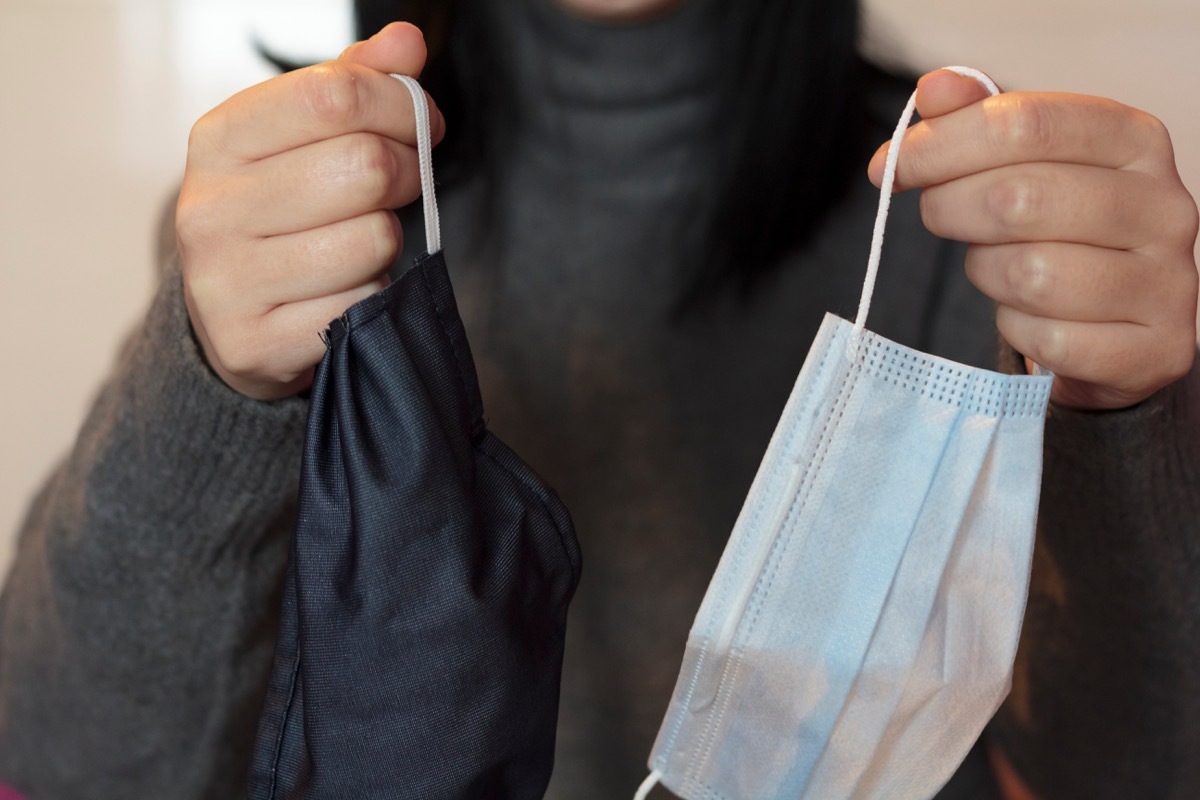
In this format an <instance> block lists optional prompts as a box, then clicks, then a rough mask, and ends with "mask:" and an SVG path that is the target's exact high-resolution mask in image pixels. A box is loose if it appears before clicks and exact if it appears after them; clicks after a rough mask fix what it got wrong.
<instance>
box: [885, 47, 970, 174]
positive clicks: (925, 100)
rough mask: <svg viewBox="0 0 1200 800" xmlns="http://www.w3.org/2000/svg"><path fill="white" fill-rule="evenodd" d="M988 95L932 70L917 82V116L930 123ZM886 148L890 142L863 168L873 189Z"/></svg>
mask: <svg viewBox="0 0 1200 800" xmlns="http://www.w3.org/2000/svg"><path fill="white" fill-rule="evenodd" d="M989 95H990V92H988V90H987V87H985V86H984V85H983V84H982V83H980V82H979V81H977V80H975V79H974V78H969V77H967V76H966V75H959V74H958V73H957V72H952V71H950V70H948V69H935V70H934V71H933V72H926V73H925V74H924V75H922V76H921V78H920V80H918V81H917V113H918V114H920V115H921V119H923V120H926V119H933V118H934V117H941V116H945V115H946V114H949V113H951V112H953V111H958V110H959V109H960V108H965V107H966V106H969V105H971V104H972V103H977V102H979V101H980V100H983V99H985V98H987V97H988V96H989ZM889 148H890V142H884V143H883V144H882V145H880V146H879V149H878V150H876V151H875V154H874V155H873V156H871V162H870V163H869V164H868V165H867V177H868V178H870V180H871V183H873V184H875V185H876V186H879V185H880V183H881V182H882V180H883V165H884V162H885V161H886V160H887V152H888V149H889Z"/></svg>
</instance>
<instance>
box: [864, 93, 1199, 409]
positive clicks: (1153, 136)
mask: <svg viewBox="0 0 1200 800" xmlns="http://www.w3.org/2000/svg"><path fill="white" fill-rule="evenodd" d="M917 86H918V90H917V110H918V111H919V112H920V114H921V117H922V121H921V122H920V123H918V124H916V125H914V126H913V127H912V128H911V129H910V130H909V132H908V134H907V135H906V136H905V138H904V143H903V145H902V151H901V155H900V160H899V165H898V168H897V173H896V189H897V191H899V190H903V189H912V188H920V189H923V190H924V191H923V193H922V195H921V215H922V218H923V219H924V222H925V225H926V227H928V228H929V230H930V231H932V232H933V233H935V234H937V235H938V236H942V237H945V238H949V239H957V240H961V241H965V242H969V243H971V246H970V248H969V250H968V254H967V263H966V269H967V276H968V277H969V278H970V280H971V282H972V283H974V284H975V285H976V286H977V287H978V288H979V289H980V290H981V291H983V292H984V293H985V294H987V295H988V296H989V297H991V298H992V299H993V300H995V301H996V302H997V304H998V309H997V312H996V325H997V327H998V328H999V329H1000V333H1001V335H1003V336H1004V338H1005V339H1006V340H1007V341H1008V342H1009V344H1011V345H1012V346H1013V347H1014V348H1015V349H1016V350H1017V351H1018V352H1020V353H1022V354H1024V355H1025V357H1026V358H1027V359H1028V360H1030V361H1034V362H1037V363H1038V364H1041V365H1043V366H1044V367H1046V368H1047V369H1049V370H1052V371H1053V372H1054V373H1055V374H1056V376H1057V377H1056V380H1055V384H1054V392H1053V395H1052V398H1053V400H1054V401H1055V402H1057V403H1059V404H1062V405H1066V406H1072V407H1077V408H1089V409H1111V408H1124V407H1127V406H1131V405H1134V404H1135V403H1138V402H1140V401H1141V400H1144V399H1145V398H1147V397H1149V396H1150V395H1151V394H1153V393H1154V392H1156V391H1157V390H1158V389H1160V388H1162V387H1163V386H1166V385H1167V384H1169V383H1171V382H1173V381H1175V380H1177V379H1178V378H1180V377H1182V376H1183V375H1185V374H1186V373H1187V372H1188V370H1189V368H1190V367H1191V364H1192V358H1193V356H1194V354H1195V350H1196V292H1197V273H1196V262H1195V257H1194V255H1193V247H1194V245H1195V241H1196V232H1197V212H1196V204H1195V202H1194V201H1193V200H1192V197H1191V196H1190V195H1189V194H1188V192H1187V190H1186V189H1185V188H1184V187H1183V184H1182V182H1181V181H1180V179H1179V174H1178V172H1177V171H1176V169H1175V157H1174V152H1173V150H1172V147H1171V140H1170V137H1169V136H1168V134H1167V131H1166V128H1165V127H1164V126H1163V124H1162V123H1161V122H1159V121H1158V120H1157V119H1155V118H1154V117H1152V116H1150V115H1149V114H1145V113H1143V112H1141V111H1137V110H1135V109H1132V108H1129V107H1128V106H1124V105H1121V104H1119V103H1116V102H1113V101H1112V100H1105V99H1102V98H1098V97H1087V96H1082V95H1073V94H1050V93H1035V92H1011V93H1007V94H1001V95H999V96H997V97H988V96H987V91H986V90H985V89H984V88H983V87H982V86H980V85H979V84H978V83H977V82H976V81H974V80H972V79H970V78H965V77H962V76H960V75H957V74H955V73H953V72H949V71H946V70H937V71H934V72H931V73H928V74H927V75H925V76H924V77H922V78H921V80H920V82H919V83H918V85H917ZM886 151H887V145H885V146H884V147H882V148H880V150H879V152H877V153H876V154H875V157H874V158H873V159H872V160H871V164H870V167H869V175H870V177H871V180H872V181H873V182H874V183H875V184H876V185H878V184H879V182H880V179H881V177H882V174H883V162H884V156H885V153H886Z"/></svg>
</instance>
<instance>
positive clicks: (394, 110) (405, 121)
mask: <svg viewBox="0 0 1200 800" xmlns="http://www.w3.org/2000/svg"><path fill="white" fill-rule="evenodd" d="M426 100H427V102H429V105H430V114H429V117H430V123H431V127H432V129H433V130H432V133H433V140H434V142H437V141H439V140H440V139H441V136H442V130H443V127H444V123H443V122H442V115H441V113H440V112H439V111H438V110H437V107H436V106H435V105H434V104H433V102H432V101H431V100H429V99H428V97H427V98H426ZM413 119H414V115H413V107H412V97H411V95H409V93H408V89H406V88H405V87H404V86H403V85H402V84H401V83H400V82H399V81H397V80H396V79H395V78H392V77H391V76H389V75H387V74H385V73H382V72H378V71H376V70H374V69H370V68H368V67H364V66H362V65H360V64H355V63H350V62H347V61H330V62H326V63H323V64H317V65H315V66H312V67H306V68H304V69H299V70H295V71H294V72H289V73H286V74H284V75H280V76H278V77H276V78H272V79H271V80H268V81H265V82H263V83H260V84H258V85H257V86H252V87H250V88H249V89H246V90H244V91H242V92H240V93H238V94H236V95H234V96H233V97H231V98H230V99H229V100H227V101H225V103H223V104H222V105H221V106H218V107H217V108H216V109H214V110H213V111H211V112H209V114H207V115H205V117H203V118H202V119H201V120H200V122H198V123H196V127H195V128H194V129H193V132H192V135H193V137H194V140H195V139H196V138H199V139H201V140H204V141H205V142H207V143H208V144H209V145H210V146H211V147H210V149H211V151H212V152H215V153H218V154H219V155H221V156H223V157H225V158H229V159H232V160H236V161H240V162H243V163H246V162H251V161H257V160H259V159H262V158H267V157H268V156H273V155H276V154H278V153H282V152H285V151H288V150H294V149H296V148H298V147H303V146H304V145H308V144H312V143H314V142H320V141H325V140H327V139H333V138H335V137H338V136H342V135H345V134H347V133H375V134H378V135H380V136H386V137H387V138H389V139H394V140H396V141H398V142H401V143H403V144H409V145H415V144H416V141H417V139H416V134H415V131H414V127H413Z"/></svg>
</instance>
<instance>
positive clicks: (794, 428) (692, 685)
mask: <svg viewBox="0 0 1200 800" xmlns="http://www.w3.org/2000/svg"><path fill="white" fill-rule="evenodd" d="M831 338H835V337H831ZM833 352H834V348H833V346H832V342H830V343H828V344H827V345H826V347H825V349H824V352H823V353H822V355H821V360H820V361H819V362H818V363H817V368H816V369H815V370H814V372H813V374H814V375H821V374H823V373H824V371H825V365H826V364H827V363H828V362H829V358H830V355H831V354H832V353H833ZM807 407H808V404H805V405H804V406H802V407H801V408H800V409H799V411H798V412H797V413H796V415H795V416H793V418H792V420H789V422H792V423H794V421H795V420H796V419H799V418H803V417H804V416H806V414H805V411H806V410H807ZM799 435H800V426H799V425H796V424H790V425H789V428H788V432H787V436H786V437H785V439H784V440H783V441H781V442H780V443H779V444H780V447H779V452H782V453H786V452H789V451H790V450H791V449H792V447H793V446H794V442H795V439H796V437H797V436H799ZM779 475H780V467H779V465H778V463H776V464H773V465H772V467H771V477H770V479H769V480H768V481H767V482H766V485H768V486H770V485H775V484H776V483H777V482H778V480H779ZM762 516H763V504H762V503H756V504H755V506H754V511H753V513H752V514H751V516H750V517H749V518H748V520H747V522H746V530H755V529H757V528H758V526H759V525H760V524H761V520H762ZM743 541H744V540H743ZM747 550H748V548H747V547H745V546H742V547H739V548H738V550H737V553H736V555H735V557H734V558H733V559H732V560H731V562H730V570H729V571H730V572H731V573H732V574H735V575H736V574H738V573H739V572H740V571H741V566H742V564H743V563H744V562H745V560H746V557H747V555H746V552H747ZM729 595H730V587H729V586H728V585H723V586H722V587H721V588H720V595H719V596H718V597H717V598H716V602H715V603H714V605H715V606H716V607H718V608H719V607H721V606H722V605H724V604H726V603H727V602H728V598H729ZM706 638H709V640H710V642H711V637H706ZM711 656H712V648H711V647H701V648H700V656H699V657H698V658H697V659H696V663H695V665H694V666H693V668H692V671H691V678H690V680H689V681H688V688H687V691H686V692H685V693H684V696H683V698H682V699H681V700H680V707H681V708H684V709H686V708H688V707H690V706H691V702H692V698H693V697H694V696H695V693H696V685H697V683H699V680H700V676H701V675H703V674H704V668H705V666H706V665H707V663H708V661H709V660H710V659H711ZM724 679H725V672H724V671H723V672H722V674H721V677H720V678H718V680H717V687H718V691H720V686H721V685H722V681H724ZM685 717H686V715H684V714H680V715H678V717H677V718H676V720H675V724H674V725H673V726H672V728H671V734H670V736H669V737H668V738H667V741H666V744H665V745H664V747H663V749H662V751H661V754H660V755H659V757H658V759H657V760H656V761H655V763H656V764H657V765H658V767H659V768H660V769H661V770H662V771H664V772H665V771H666V769H667V759H668V758H669V756H670V754H671V753H672V752H674V750H675V744H676V742H677V741H678V739H679V731H680V729H681V728H682V727H683V721H684V719H685ZM694 763H695V757H694V756H693V758H692V759H691V760H689V763H688V765H687V767H686V768H685V774H690V773H691V770H692V767H693V765H694Z"/></svg>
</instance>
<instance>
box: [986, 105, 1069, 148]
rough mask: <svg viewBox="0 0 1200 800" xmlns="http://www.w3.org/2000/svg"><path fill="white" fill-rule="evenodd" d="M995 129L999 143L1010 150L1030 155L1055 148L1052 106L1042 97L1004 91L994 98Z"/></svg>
mask: <svg viewBox="0 0 1200 800" xmlns="http://www.w3.org/2000/svg"><path fill="white" fill-rule="evenodd" d="M992 108H993V109H994V111H993V113H992V115H991V116H992V119H991V122H992V126H991V128H992V130H993V131H994V132H995V134H994V135H995V136H996V138H997V140H998V143H999V144H1001V145H1003V146H1004V147H1005V148H1007V149H1009V150H1010V151H1015V152H1019V153H1029V154H1042V153H1047V152H1049V151H1050V150H1052V149H1053V147H1054V143H1055V138H1056V127H1055V125H1054V117H1053V113H1052V110H1051V107H1050V105H1049V104H1048V103H1047V102H1046V101H1045V100H1042V99H1039V98H1035V97H1031V96H1029V95H1020V94H1002V95H999V96H998V97H995V98H993V99H992Z"/></svg>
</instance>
